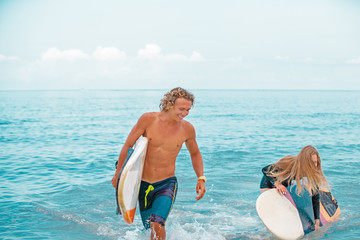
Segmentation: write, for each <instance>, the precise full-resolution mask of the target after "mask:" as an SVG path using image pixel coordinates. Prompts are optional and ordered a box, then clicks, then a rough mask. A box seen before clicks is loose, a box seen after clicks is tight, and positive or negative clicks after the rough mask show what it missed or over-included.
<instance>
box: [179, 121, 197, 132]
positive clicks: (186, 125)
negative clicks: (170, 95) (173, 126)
mask: <svg viewBox="0 0 360 240" xmlns="http://www.w3.org/2000/svg"><path fill="white" fill-rule="evenodd" d="M182 125H183V128H184V129H185V131H187V132H194V131H195V128H194V126H193V125H192V124H191V123H190V122H188V121H186V120H184V119H183V120H182Z"/></svg>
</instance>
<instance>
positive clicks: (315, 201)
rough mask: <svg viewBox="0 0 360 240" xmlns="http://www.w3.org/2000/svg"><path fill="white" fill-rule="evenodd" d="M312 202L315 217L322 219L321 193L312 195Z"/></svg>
mask: <svg viewBox="0 0 360 240" xmlns="http://www.w3.org/2000/svg"><path fill="white" fill-rule="evenodd" d="M312 204H313V210H314V217H315V219H320V195H319V193H317V194H315V195H313V196H312Z"/></svg>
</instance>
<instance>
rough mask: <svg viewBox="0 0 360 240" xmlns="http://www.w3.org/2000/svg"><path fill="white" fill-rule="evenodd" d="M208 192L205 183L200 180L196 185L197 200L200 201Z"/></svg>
mask: <svg viewBox="0 0 360 240" xmlns="http://www.w3.org/2000/svg"><path fill="white" fill-rule="evenodd" d="M205 192H206V189H205V182H204V181H203V180H198V181H197V184H196V194H197V195H198V196H197V197H196V198H195V199H196V200H200V199H202V197H203V196H204V194H205Z"/></svg>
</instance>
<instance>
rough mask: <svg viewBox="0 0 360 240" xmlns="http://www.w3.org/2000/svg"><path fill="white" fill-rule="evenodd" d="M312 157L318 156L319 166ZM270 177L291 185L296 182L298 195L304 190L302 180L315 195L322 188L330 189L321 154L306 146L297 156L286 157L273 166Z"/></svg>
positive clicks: (269, 173)
mask: <svg viewBox="0 0 360 240" xmlns="http://www.w3.org/2000/svg"><path fill="white" fill-rule="evenodd" d="M312 155H316V156H317V161H318V162H317V166H315V163H314V162H313V160H312ZM268 175H269V176H271V177H274V178H276V181H278V182H280V183H282V182H287V183H288V185H291V182H292V181H293V180H295V181H296V183H297V184H296V185H297V187H296V189H297V193H298V194H300V192H301V190H302V184H301V180H303V183H304V184H305V185H306V186H307V187H309V192H310V193H311V194H315V193H317V192H318V191H319V188H320V187H324V188H329V184H328V181H327V180H326V178H325V175H324V173H323V171H322V169H321V158H320V155H319V152H318V151H317V150H316V148H315V147H313V146H310V145H309V146H305V147H303V149H301V151H300V152H299V154H298V155H297V156H292V155H289V156H285V157H283V158H281V159H280V160H279V161H278V162H276V163H274V164H273V165H272V168H270V171H269V172H268Z"/></svg>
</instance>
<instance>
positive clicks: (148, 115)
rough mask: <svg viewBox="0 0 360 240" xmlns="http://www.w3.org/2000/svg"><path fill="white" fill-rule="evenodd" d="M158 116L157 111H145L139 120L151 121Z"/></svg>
mask: <svg viewBox="0 0 360 240" xmlns="http://www.w3.org/2000/svg"><path fill="white" fill-rule="evenodd" d="M158 116H159V113H158V112H147V113H144V114H143V115H141V117H140V119H139V122H144V123H152V122H153V121H155V120H156V119H157V118H158Z"/></svg>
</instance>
